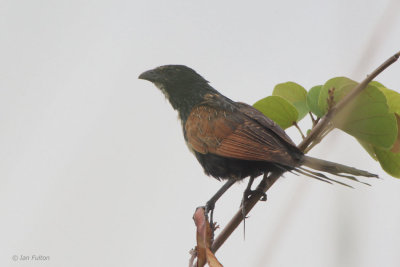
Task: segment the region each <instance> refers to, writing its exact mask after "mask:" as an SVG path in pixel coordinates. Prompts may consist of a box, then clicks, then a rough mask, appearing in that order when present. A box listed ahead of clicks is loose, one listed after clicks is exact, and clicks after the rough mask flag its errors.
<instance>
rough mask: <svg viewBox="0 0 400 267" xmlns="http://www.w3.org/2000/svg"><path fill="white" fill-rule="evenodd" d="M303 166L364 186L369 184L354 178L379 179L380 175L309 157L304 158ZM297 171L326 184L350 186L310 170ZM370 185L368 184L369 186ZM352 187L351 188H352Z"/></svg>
mask: <svg viewBox="0 0 400 267" xmlns="http://www.w3.org/2000/svg"><path fill="white" fill-rule="evenodd" d="M303 165H304V166H306V167H308V168H311V169H314V170H317V171H321V172H326V173H330V174H333V175H336V176H340V177H344V178H347V179H350V180H353V181H357V182H360V183H363V184H367V183H364V182H361V181H360V180H358V179H357V178H355V177H354V176H364V177H375V178H378V175H376V174H373V173H370V172H367V171H363V170H359V169H356V168H353V167H349V166H346V165H342V164H339V163H335V162H331V161H327V160H322V159H317V158H313V157H309V156H304V162H303ZM296 171H297V172H299V173H302V174H305V175H307V176H310V177H312V178H316V179H318V180H322V181H324V182H328V183H332V182H334V183H339V184H342V185H345V186H349V185H347V184H345V183H342V182H340V181H337V180H334V179H332V178H329V177H327V176H326V175H324V174H322V173H319V172H314V171H311V170H309V169H305V168H302V167H299V168H296ZM367 185H368V184H367ZM350 187H351V186H350Z"/></svg>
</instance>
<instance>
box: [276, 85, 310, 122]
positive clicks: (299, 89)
mask: <svg viewBox="0 0 400 267" xmlns="http://www.w3.org/2000/svg"><path fill="white" fill-rule="evenodd" d="M272 95H273V96H280V97H282V98H283V99H285V100H287V101H288V102H289V103H291V104H292V105H293V106H294V107H295V108H296V109H297V112H298V113H299V116H298V118H297V121H299V120H301V119H302V118H304V116H305V115H307V113H308V112H309V109H308V106H307V103H306V96H307V91H306V89H304V87H303V86H301V85H299V84H297V83H294V82H286V83H280V84H277V85H276V86H275V88H274V91H273V92H272Z"/></svg>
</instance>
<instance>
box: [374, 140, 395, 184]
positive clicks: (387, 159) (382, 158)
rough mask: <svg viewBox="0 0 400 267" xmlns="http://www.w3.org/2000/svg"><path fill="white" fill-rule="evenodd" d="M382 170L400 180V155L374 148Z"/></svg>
mask: <svg viewBox="0 0 400 267" xmlns="http://www.w3.org/2000/svg"><path fill="white" fill-rule="evenodd" d="M374 149H375V154H376V156H377V158H378V160H379V163H380V164H381V166H382V168H383V169H384V170H385V171H386V172H387V173H388V174H390V175H391V176H393V177H397V178H400V153H393V152H391V151H388V150H383V149H380V148H376V147H375V148H374Z"/></svg>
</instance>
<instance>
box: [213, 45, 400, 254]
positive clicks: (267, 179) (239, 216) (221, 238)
mask: <svg viewBox="0 0 400 267" xmlns="http://www.w3.org/2000/svg"><path fill="white" fill-rule="evenodd" d="M399 57H400V51H399V52H398V53H396V54H395V55H393V56H392V57H390V58H389V59H388V60H386V61H385V62H384V63H383V64H382V65H381V66H379V67H378V68H377V69H376V70H374V71H373V72H372V73H371V74H370V75H368V76H367V77H366V78H365V79H364V80H363V81H362V82H361V83H360V84H358V85H357V86H356V87H355V88H354V89H353V90H352V91H351V92H350V93H349V94H348V95H346V97H344V98H343V99H342V100H341V101H340V102H339V103H338V104H336V105H335V106H334V107H332V108H331V109H330V110H329V111H328V113H327V114H326V115H325V116H324V117H322V119H321V120H320V121H319V122H318V123H317V124H316V126H315V127H314V128H313V129H312V131H311V132H310V134H309V135H307V137H306V138H305V139H304V140H303V141H302V142H301V143H300V144H299V145H298V148H299V149H300V150H301V151H305V150H306V149H307V147H308V146H309V145H310V144H311V143H312V142H313V141H314V140H318V138H320V135H321V134H322V133H323V132H325V131H326V129H327V127H329V122H330V121H331V120H332V118H333V117H334V116H335V115H336V114H337V112H338V111H339V110H341V109H343V107H344V106H346V105H347V104H348V103H349V102H350V101H352V100H353V99H354V98H355V97H356V96H357V95H358V94H359V93H360V92H361V91H362V90H364V89H365V88H366V87H367V85H368V84H369V83H370V82H371V81H372V80H373V79H374V78H375V77H376V76H378V75H379V74H380V73H381V72H382V71H383V70H385V69H386V68H387V67H389V66H390V65H391V64H393V63H394V62H396V61H397V59H398V58H399ZM282 173H283V172H273V173H271V174H270V175H269V176H266V175H264V178H263V179H262V181H261V182H260V184H259V185H258V187H257V190H260V191H262V192H267V191H268V189H269V188H270V187H271V186H272V185H273V184H274V183H275V182H276V181H277V180H278V179H279V177H280V176H281V175H282ZM261 197H262V196H261V194H254V195H252V196H251V197H250V198H249V199H248V200H247V201H246V202H245V203H244V205H245V214H246V215H247V214H248V213H249V212H250V210H251V209H252V208H253V207H254V206H255V205H256V204H257V202H258V201H259V200H260V198H261ZM243 218H244V216H243V211H242V209H240V210H239V211H237V212H236V214H235V215H234V216H233V218H232V219H231V220H230V221H229V223H228V224H227V225H226V226H225V228H224V229H222V231H221V233H220V234H219V235H218V236H217V238H216V239H215V240H214V242H213V244H212V246H211V251H212V252H214V253H215V252H216V251H217V250H218V249H219V248H220V247H221V246H222V244H223V243H224V242H225V241H226V240H227V239H228V237H229V236H230V235H231V234H232V233H233V231H234V230H235V229H236V228H237V227H238V226H239V224H240V223H241V222H242V221H243Z"/></svg>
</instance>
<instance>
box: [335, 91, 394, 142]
mask: <svg viewBox="0 0 400 267" xmlns="http://www.w3.org/2000/svg"><path fill="white" fill-rule="evenodd" d="M350 87H352V85H350V86H349V85H345V86H342V88H341V89H342V90H343V91H347V90H351V89H349V88H350ZM339 93H340V92H339ZM333 122H334V125H335V126H336V127H337V128H339V129H341V130H343V131H345V132H347V133H348V134H350V135H352V136H354V137H356V138H357V139H359V140H362V141H365V142H367V143H370V144H371V145H374V146H376V147H379V148H382V149H390V148H391V147H392V146H393V144H394V142H395V140H396V138H397V120H396V118H395V115H394V114H393V113H389V108H388V105H387V104H386V97H385V95H384V94H383V93H382V92H381V91H380V90H379V89H378V88H377V87H375V86H371V85H368V86H367V87H366V88H365V90H364V91H363V92H361V93H360V94H359V95H358V96H357V98H356V99H355V100H354V101H352V102H351V103H350V104H349V105H347V107H345V108H344V109H343V110H341V111H340V112H339V113H338V115H337V116H336V117H335V119H334V121H333Z"/></svg>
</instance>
